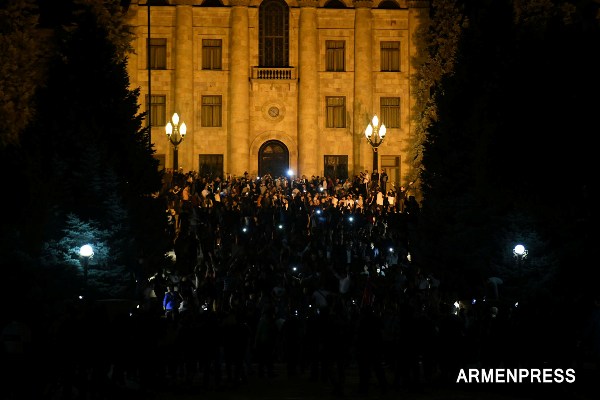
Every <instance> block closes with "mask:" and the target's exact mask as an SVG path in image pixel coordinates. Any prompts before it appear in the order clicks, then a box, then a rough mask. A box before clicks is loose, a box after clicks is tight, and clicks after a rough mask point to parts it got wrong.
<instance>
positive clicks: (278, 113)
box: [262, 102, 285, 122]
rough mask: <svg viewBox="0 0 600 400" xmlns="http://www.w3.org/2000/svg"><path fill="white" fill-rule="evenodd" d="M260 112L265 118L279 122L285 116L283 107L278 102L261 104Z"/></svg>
mask: <svg viewBox="0 0 600 400" xmlns="http://www.w3.org/2000/svg"><path fill="white" fill-rule="evenodd" d="M262 112H263V115H264V117H265V118H266V119H268V120H270V121H274V122H279V121H281V120H282V119H283V117H284V116H285V107H284V106H282V105H281V104H278V103H274V102H268V103H265V104H263V106H262Z"/></svg>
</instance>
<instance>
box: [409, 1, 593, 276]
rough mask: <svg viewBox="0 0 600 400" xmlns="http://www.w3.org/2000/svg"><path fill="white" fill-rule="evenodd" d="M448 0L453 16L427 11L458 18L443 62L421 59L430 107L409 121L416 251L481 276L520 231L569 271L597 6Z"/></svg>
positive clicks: (583, 227)
mask: <svg viewBox="0 0 600 400" xmlns="http://www.w3.org/2000/svg"><path fill="white" fill-rule="evenodd" d="M448 3H450V2H448ZM454 3H455V4H460V7H459V6H455V7H454V8H452V9H453V10H460V12H461V16H460V17H459V16H456V15H453V16H451V17H450V20H452V21H460V22H461V23H459V22H455V23H453V24H449V23H448V22H447V21H446V18H448V16H443V15H440V14H436V13H434V14H432V16H433V20H432V26H436V27H441V28H444V29H448V30H449V31H450V33H449V34H448V35H450V34H452V35H455V34H456V33H457V31H456V28H457V26H459V25H460V27H461V28H460V35H459V36H458V40H457V41H456V42H455V43H456V51H455V53H452V52H445V53H446V54H454V58H452V57H451V56H449V57H447V58H448V60H450V61H449V62H448V63H446V64H444V65H446V66H448V67H450V66H451V68H447V69H444V68H442V67H441V66H440V67H438V68H433V67H430V66H428V65H427V63H426V65H425V66H426V67H427V68H428V69H422V70H421V71H426V70H427V71H429V72H428V73H427V74H428V76H429V77H430V81H431V82H435V85H434V90H433V96H432V98H431V102H432V104H431V110H435V111H430V114H429V115H428V116H427V115H426V118H425V119H424V122H423V123H422V125H421V127H422V128H423V129H424V131H423V132H424V136H423V137H422V138H421V139H422V140H423V141H422V142H421V145H422V150H423V153H422V156H423V157H422V170H421V190H422V194H423V198H424V199H423V203H422V206H423V207H422V210H423V212H422V215H421V219H420V229H419V233H420V235H421V237H420V239H419V240H418V243H419V244H421V245H422V246H423V248H421V249H419V254H420V257H421V258H420V259H421V261H423V262H424V263H427V264H428V265H431V266H434V267H436V268H438V269H439V270H440V271H445V273H447V274H448V275H452V276H455V277H456V275H457V274H458V275H461V274H464V275H465V276H469V275H471V276H472V275H476V276H477V277H476V278H475V279H476V280H477V279H484V278H485V277H486V276H489V275H490V274H492V273H495V272H497V270H494V268H491V266H492V265H498V264H501V263H505V262H506V259H505V258H504V257H503V254H505V253H506V251H507V250H506V249H509V248H512V247H510V246H511V245H513V246H514V241H515V240H516V238H517V237H530V238H536V240H535V242H536V243H537V244H536V251H535V252H534V253H535V256H536V257H537V258H536V260H537V261H536V262H538V263H542V262H543V263H545V264H546V265H545V268H546V271H555V270H556V271H557V275H556V276H560V277H561V278H568V277H569V276H575V275H572V271H570V270H571V269H573V263H574V260H576V259H578V260H579V261H583V259H584V257H585V255H586V254H589V249H588V248H587V247H586V246H587V245H588V244H589V242H590V239H589V234H590V229H591V227H590V221H591V213H592V207H591V198H590V196H591V193H592V192H593V191H592V190H591V189H592V188H593V187H594V186H595V181H596V180H595V179H594V177H593V175H592V171H593V166H592V164H591V163H592V160H593V156H592V154H591V148H592V146H591V142H590V140H591V132H592V131H593V130H594V129H595V128H594V126H596V122H595V121H594V114H595V111H594V110H597V109H598V108H599V106H600V102H599V101H598V99H597V98H596V97H594V96H591V97H590V96H589V93H595V92H596V91H597V89H600V87H599V86H600V83H599V81H598V80H597V79H593V77H594V76H595V75H597V71H599V70H600V63H599V62H598V61H597V60H595V59H592V58H591V56H590V55H591V54H593V53H594V52H597V49H598V48H600V47H599V46H600V31H599V25H598V18H597V16H598V5H597V4H595V3H591V2H588V1H579V2H565V1H558V2H556V1H555V2H550V1H543V0H540V1H535V2H523V1H511V0H503V1H492V0H490V1H461V2H454ZM439 18H441V21H439V23H438V19H439ZM465 21H468V23H463V22H465ZM443 36H444V35H442V37H443ZM453 37H455V36H453ZM429 41H430V42H434V44H433V45H430V46H429V49H430V50H431V49H434V50H436V51H438V52H440V47H439V46H437V45H436V44H435V39H434V38H433V37H432V38H431V39H429ZM453 43H454V42H453ZM434 54H436V53H435V52H434ZM596 58H597V57H596ZM430 64H431V63H430ZM422 73H423V72H422ZM427 85H429V83H427ZM510 238H513V239H512V240H509V239H510ZM530 260H532V261H530V262H533V260H534V257H533V254H532V256H531V257H530ZM557 265H559V266H560V268H558V267H556V266H557ZM542 270H543V268H542ZM567 271H569V272H567ZM463 278H464V277H463ZM567 280H568V279H567ZM565 282H566V280H563V281H562V283H565ZM555 283H556V282H555Z"/></svg>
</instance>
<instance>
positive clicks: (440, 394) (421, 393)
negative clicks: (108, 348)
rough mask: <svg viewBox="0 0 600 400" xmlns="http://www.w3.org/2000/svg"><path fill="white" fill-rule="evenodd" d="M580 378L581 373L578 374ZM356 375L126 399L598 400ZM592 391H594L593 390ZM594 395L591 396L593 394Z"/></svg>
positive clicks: (557, 390)
mask: <svg viewBox="0 0 600 400" xmlns="http://www.w3.org/2000/svg"><path fill="white" fill-rule="evenodd" d="M580 375H581V374H580ZM357 389H358V374H357V370H356V368H355V367H351V368H349V369H348V371H347V378H346V386H345V391H344V394H343V396H339V395H334V394H333V393H332V387H331V386H330V385H329V384H327V383H323V382H312V381H310V380H309V379H307V377H306V376H299V377H296V378H293V379H289V378H288V377H287V376H286V374H285V371H284V369H283V366H278V368H277V376H275V377H271V378H259V377H257V376H253V377H251V379H249V381H248V382H247V383H245V384H242V385H240V386H238V387H231V386H228V387H223V388H220V389H216V390H215V389H212V390H208V389H203V388H201V387H200V386H197V385H192V386H191V387H189V386H188V387H187V388H186V387H185V386H182V385H176V386H173V387H171V388H169V389H167V388H165V389H162V390H158V391H154V392H152V393H145V394H144V395H140V393H136V394H137V395H138V396H135V395H133V396H127V397H126V398H128V399H133V398H135V397H137V398H140V399H142V398H143V399H145V400H147V399H151V400H201V399H208V400H233V399H235V400H257V399H261V400H321V399H330V400H335V399H349V400H358V399H361V400H362V399H365V400H371V399H372V400H392V399H394V400H397V399H402V400H424V399H431V400H479V399H481V400H529V399H535V400H537V399H544V400H546V399H549V398H552V399H564V400H591V399H597V398H598V397H596V396H597V395H598V389H597V386H596V385H592V384H591V383H590V384H589V385H585V386H584V385H582V384H580V385H574V384H573V385H565V384H536V385H524V384H519V385H517V384H513V385H506V384H481V385H475V384H471V385H464V384H463V385H456V384H450V385H447V386H445V387H439V386H425V387H422V388H420V389H418V388H414V389H410V390H409V389H403V388H400V389H389V390H388V391H386V393H381V392H380V390H379V388H378V386H377V384H376V383H375V382H373V383H372V385H371V388H370V391H369V393H368V394H367V395H364V394H359V393H358V392H357ZM592 389H593V390H592ZM592 394H593V395H592Z"/></svg>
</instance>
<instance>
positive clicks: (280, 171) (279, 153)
mask: <svg viewBox="0 0 600 400" xmlns="http://www.w3.org/2000/svg"><path fill="white" fill-rule="evenodd" d="M289 165H290V152H289V151H288V148H287V147H286V146H285V144H283V143H281V142H280V141H279V140H269V141H268V142H265V143H263V145H262V146H260V150H259V151H258V175H259V176H263V175H266V174H271V176H272V177H273V178H277V177H279V176H286V174H287V170H288V168H289Z"/></svg>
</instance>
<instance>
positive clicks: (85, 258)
mask: <svg viewBox="0 0 600 400" xmlns="http://www.w3.org/2000/svg"><path fill="white" fill-rule="evenodd" d="M92 257H94V249H93V248H92V246H90V245H89V244H84V245H83V246H81V248H80V249H79V258H80V260H81V265H82V266H83V286H84V288H85V291H86V292H87V281H88V266H89V264H90V259H91V258H92Z"/></svg>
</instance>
